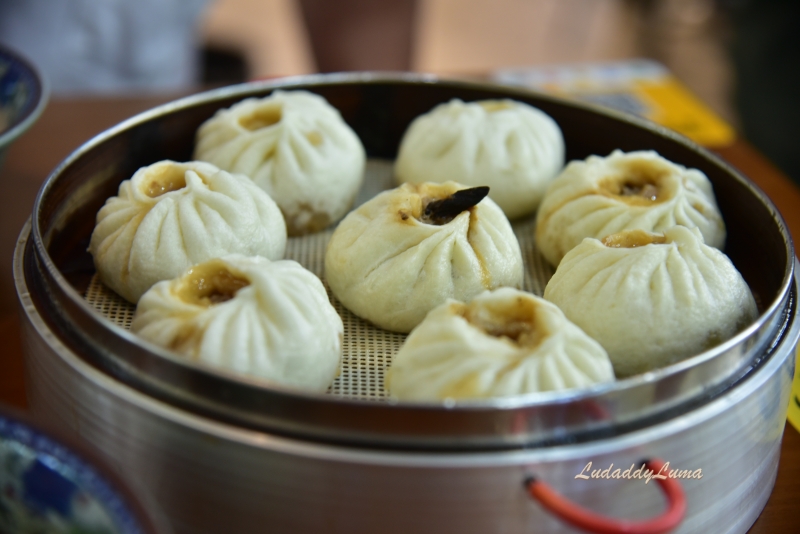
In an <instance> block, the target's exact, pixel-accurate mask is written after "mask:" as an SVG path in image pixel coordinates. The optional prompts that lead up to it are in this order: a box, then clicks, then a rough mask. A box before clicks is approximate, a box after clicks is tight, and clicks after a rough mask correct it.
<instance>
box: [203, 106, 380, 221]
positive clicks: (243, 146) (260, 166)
mask: <svg viewBox="0 0 800 534" xmlns="http://www.w3.org/2000/svg"><path fill="white" fill-rule="evenodd" d="M194 157H195V159H198V160H203V161H209V162H211V163H213V164H214V165H217V166H218V167H220V168H222V169H226V170H228V171H230V172H238V173H242V174H246V175H247V176H249V177H250V178H252V180H253V181H254V182H255V183H256V184H257V185H258V186H259V187H261V188H262V189H264V191H266V192H267V193H269V195H270V196H271V197H272V198H273V199H274V200H275V202H277V204H278V206H280V208H281V211H282V212H283V214H284V216H285V218H286V225H287V227H288V231H289V235H302V234H306V233H311V232H317V231H319V230H322V229H324V228H326V227H327V226H329V225H330V224H332V223H333V222H335V221H337V220H338V219H339V218H341V217H342V216H344V214H345V213H347V211H348V210H349V209H350V207H351V206H352V205H353V201H354V200H355V197H356V194H357V193H358V190H359V188H360V187H361V182H362V180H363V175H364V164H365V161H366V155H365V151H364V147H363V145H362V144H361V141H360V140H359V138H358V136H357V135H356V134H355V132H354V131H353V130H352V129H351V128H350V127H349V126H348V125H347V124H346V123H345V122H344V120H343V119H342V116H341V115H340V114H339V111H338V110H336V109H335V108H334V107H333V106H331V105H330V104H328V102H327V101H326V100H325V99H324V98H322V97H321V96H318V95H315V94H312V93H309V92H306V91H275V92H274V93H272V94H271V95H270V96H268V97H266V98H261V99H258V98H248V99H247V100H243V101H242V102H239V103H238V104H236V105H234V106H232V107H230V108H228V109H222V110H219V111H218V112H217V113H216V114H215V115H214V116H213V117H211V118H210V119H209V120H207V121H206V122H204V123H203V124H202V125H201V126H200V129H199V130H198V131H197V142H196V146H195V152H194Z"/></svg>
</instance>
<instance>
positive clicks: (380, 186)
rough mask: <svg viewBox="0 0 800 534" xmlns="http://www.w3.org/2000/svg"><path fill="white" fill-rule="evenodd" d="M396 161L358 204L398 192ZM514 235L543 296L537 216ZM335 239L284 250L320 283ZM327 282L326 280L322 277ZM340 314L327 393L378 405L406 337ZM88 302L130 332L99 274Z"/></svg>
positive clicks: (126, 308) (369, 171)
mask: <svg viewBox="0 0 800 534" xmlns="http://www.w3.org/2000/svg"><path fill="white" fill-rule="evenodd" d="M394 186H395V184H394V181H393V178H392V162H391V161H386V160H370V161H368V162H367V166H366V172H365V179H364V185H363V186H362V188H361V191H360V192H359V195H358V198H357V199H356V205H360V204H362V203H363V202H365V201H367V200H369V199H370V198H372V197H374V196H375V195H376V194H378V193H379V192H381V191H383V190H385V189H390V188H392V187H394ZM513 227H514V233H515V234H516V235H517V239H518V240H519V244H520V248H521V249H522V259H523V261H524V263H525V267H526V268H525V277H524V280H523V289H524V290H526V291H530V292H532V293H535V294H536V295H542V294H543V293H544V287H545V285H546V284H547V281H548V280H549V279H550V277H551V276H552V274H553V269H552V267H550V266H549V265H548V264H547V262H546V261H545V260H544V258H542V257H541V255H540V254H539V252H538V251H537V250H536V246H535V243H534V227H535V217H533V216H531V217H528V218H527V219H523V220H521V221H518V222H516V223H515V224H514V225H513ZM332 234H333V229H332V228H331V229H328V230H326V231H324V232H318V233H316V234H312V235H308V236H303V237H293V238H290V239H289V241H288V243H287V246H286V258H287V259H292V260H295V261H297V262H298V263H300V264H301V265H303V266H304V267H305V268H307V269H308V270H310V271H311V272H313V273H314V274H316V275H317V276H319V277H320V278H322V275H323V267H324V262H325V248H326V246H327V245H328V240H329V239H330V237H331V235H332ZM323 282H324V278H323ZM325 289H327V290H328V297H329V298H330V299H331V302H333V305H334V307H335V308H336V311H337V312H339V316H340V317H341V318H342V322H343V323H344V346H343V354H342V362H341V368H340V371H339V376H338V377H337V378H336V380H334V382H333V384H332V385H331V387H330V389H329V390H328V393H329V394H331V395H335V396H339V397H348V398H355V399H366V400H380V399H383V398H387V397H388V393H387V391H386V390H385V389H384V386H383V376H384V372H385V371H386V369H387V368H388V367H389V364H390V363H391V361H392V356H393V355H394V354H395V353H396V352H397V351H398V349H399V348H400V345H402V344H403V341H404V340H405V338H406V335H405V334H396V333H392V332H387V331H386V330H382V329H380V328H377V327H375V326H372V325H370V324H369V323H367V322H366V321H364V320H362V319H360V318H358V317H356V316H355V315H353V314H352V313H351V312H349V311H348V310H347V309H345V308H344V306H342V305H341V304H340V303H339V301H338V300H336V299H335V298H334V297H333V295H331V293H330V288H329V287H328V284H327V283H325ZM85 298H86V300H87V301H88V302H89V303H90V304H91V305H92V306H93V307H94V308H95V309H97V310H98V311H99V312H100V313H102V314H103V315H104V316H105V317H106V318H107V319H109V320H111V321H113V322H114V323H116V324H117V325H119V326H121V327H123V328H125V329H126V330H127V329H129V328H130V326H131V320H132V319H133V314H134V312H135V310H136V307H135V306H134V305H133V304H130V303H129V302H128V301H126V300H124V299H123V298H121V297H119V296H118V295H117V294H116V293H114V292H113V291H111V290H110V289H108V288H107V287H105V286H104V285H103V283H102V282H100V280H99V278H98V277H97V275H95V276H94V277H93V278H92V281H91V283H90V284H89V288H88V289H87V290H86V294H85Z"/></svg>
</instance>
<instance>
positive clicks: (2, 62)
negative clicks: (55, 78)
mask: <svg viewBox="0 0 800 534" xmlns="http://www.w3.org/2000/svg"><path fill="white" fill-rule="evenodd" d="M45 105H47V86H46V84H45V82H44V80H43V78H42V76H41V75H40V74H39V72H38V71H37V70H36V68H35V67H34V66H33V65H32V64H31V63H30V62H29V61H27V60H26V59H23V58H22V57H20V56H19V54H17V53H16V52H13V51H11V50H9V49H8V48H5V47H3V46H1V45H0V164H2V161H3V156H4V154H5V152H6V148H8V145H10V144H11V142H12V141H14V139H16V138H17V137H19V136H20V135H21V134H22V133H23V132H24V131H25V130H27V129H28V128H30V127H31V125H32V124H33V123H34V122H36V119H38V118H39V115H41V113H42V110H43V109H44V107H45Z"/></svg>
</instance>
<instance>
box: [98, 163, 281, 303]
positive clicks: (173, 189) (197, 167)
mask: <svg viewBox="0 0 800 534" xmlns="http://www.w3.org/2000/svg"><path fill="white" fill-rule="evenodd" d="M285 248H286V224H285V223H284V221H283V216H282V215H281V212H280V210H279V209H278V206H277V205H276V204H275V202H273V201H272V199H271V198H270V197H269V195H268V194H266V193H265V192H264V191H262V190H261V189H259V188H258V187H257V186H256V185H255V184H253V182H252V181H251V180H250V179H248V178H247V177H246V176H241V175H235V174H230V173H228V172H225V171H221V170H220V169H218V168H217V167H215V166H214V165H211V164H209V163H204V162H198V161H193V162H188V163H177V162H174V161H168V160H167V161H160V162H158V163H154V164H152V165H150V166H147V167H143V168H141V169H139V170H138V171H136V173H135V174H134V175H133V177H131V179H130V180H125V181H124V182H122V183H121V184H120V186H119V192H118V193H117V196H115V197H111V198H109V199H108V200H107V201H106V203H105V205H104V206H103V207H102V208H101V209H100V211H99V212H98V213H97V223H96V226H95V228H94V231H93V232H92V238H91V242H90V244H89V252H91V254H92V257H93V258H94V264H95V267H96V268H97V273H98V274H99V275H100V279H101V280H102V281H103V283H104V284H105V285H106V286H108V287H110V288H111V289H113V290H114V291H115V292H116V293H118V294H119V295H121V296H122V297H124V298H125V299H127V300H129V301H130V302H133V303H136V302H137V301H138V300H139V297H140V296H141V295H142V294H143V293H144V292H145V291H147V290H148V289H149V288H150V286H152V285H153V284H155V283H156V282H158V281H161V280H169V279H171V278H174V277H176V276H178V275H179V274H181V273H182V272H183V271H185V270H186V269H187V268H189V267H191V266H192V265H194V264H196V263H199V262H201V261H205V260H208V259H211V258H216V257H219V256H224V255H226V254H231V253H241V254H245V255H261V256H265V257H267V258H270V259H279V258H282V257H283V254H284V250H285Z"/></svg>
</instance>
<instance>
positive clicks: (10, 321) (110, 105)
mask: <svg viewBox="0 0 800 534" xmlns="http://www.w3.org/2000/svg"><path fill="white" fill-rule="evenodd" d="M172 98H173V96H172V95H170V96H151V97H139V98H87V99H66V100H65V99H56V100H53V101H52V102H51V103H50V104H49V106H48V107H47V109H46V110H45V112H44V114H43V116H42V117H41V119H40V120H39V121H38V123H37V124H36V125H34V127H33V128H32V129H31V130H30V131H29V132H28V133H27V134H25V135H24V136H23V137H22V138H21V139H19V140H18V141H17V142H16V143H15V144H14V145H13V146H12V147H11V149H10V150H9V153H8V155H7V158H6V162H5V165H4V167H3V168H2V169H0V199H4V207H3V209H2V210H0V258H2V270H0V275H2V284H0V343H2V345H0V347H2V350H0V402H3V403H7V404H11V405H15V406H17V407H22V408H24V407H25V406H26V400H25V385H24V376H23V359H22V343H21V340H20V333H19V318H18V316H17V314H16V310H15V306H16V296H15V294H14V292H13V285H12V282H11V269H10V264H11V254H12V250H13V245H14V243H15V241H16V237H17V234H18V232H19V229H20V228H21V227H22V225H23V223H24V222H25V220H26V219H27V218H28V216H29V215H30V213H31V209H32V206H33V200H34V197H35V194H36V191H37V190H38V188H39V185H40V184H41V183H42V181H43V180H44V179H45V178H46V177H47V174H48V173H49V172H50V171H51V170H52V169H53V168H54V167H55V166H56V164H58V162H59V161H61V160H62V159H63V158H64V157H65V156H67V155H68V154H69V152H71V151H72V150H73V149H74V148H76V147H77V146H78V145H79V144H81V143H82V142H84V141H86V140H88V139H89V138H90V137H91V136H93V135H94V134H96V133H99V132H101V131H102V130H104V129H106V128H107V127H109V126H112V125H114V124H116V123H117V122H119V121H121V120H123V119H125V118H127V117H130V116H131V115H134V114H135V113H138V112H140V111H143V110H145V109H148V108H151V107H153V106H155V105H157V104H159V103H161V102H165V101H168V100H170V99H172ZM716 152H717V153H718V154H720V155H721V156H722V157H723V158H725V159H726V160H728V161H729V162H730V163H732V164H733V165H734V166H736V167H738V168H739V169H740V170H741V171H742V172H744V174H746V175H747V176H749V177H750V178H751V179H752V180H753V181H754V182H756V183H757V184H758V185H759V186H760V187H761V188H762V189H763V190H764V192H766V193H767V195H769V196H770V198H772V200H773V201H774V202H775V204H776V205H777V206H778V209H779V210H780V211H781V213H782V214H783V216H784V218H785V219H786V221H787V224H788V225H789V228H790V230H791V232H792V235H793V236H795V240H796V242H800V239H797V238H798V236H800V190H798V189H797V188H796V187H795V186H794V185H793V184H792V183H791V182H790V181H789V180H788V179H787V178H786V177H785V176H784V175H783V174H781V172H780V171H778V170H777V169H776V168H775V167H774V166H773V165H772V164H770V163H769V162H768V161H767V160H765V159H764V157H763V156H761V155H760V154H759V153H758V152H757V151H756V150H755V149H753V148H752V147H751V146H750V145H748V144H747V143H745V142H742V141H737V142H736V143H734V144H733V145H731V146H729V147H726V148H722V149H718V150H716ZM9 199H13V201H11V202H7V201H8V200H9ZM798 510H800V434H798V432H797V431H796V430H795V429H794V428H792V427H791V426H790V425H787V427H786V432H785V434H784V439H783V445H782V448H781V460H780V467H779V471H778V480H777V482H776V485H775V490H774V491H773V493H772V496H771V497H770V499H769V502H768V503H767V506H766V508H765V509H764V511H763V512H762V514H761V516H760V517H759V519H758V521H756V523H755V525H753V527H752V528H751V529H750V533H751V534H768V533H769V534H771V533H784V532H786V533H788V532H797V531H798V530H800V528H798V527H797V525H796V521H797V519H798V518H797V511H798Z"/></svg>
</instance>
